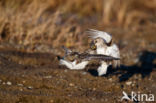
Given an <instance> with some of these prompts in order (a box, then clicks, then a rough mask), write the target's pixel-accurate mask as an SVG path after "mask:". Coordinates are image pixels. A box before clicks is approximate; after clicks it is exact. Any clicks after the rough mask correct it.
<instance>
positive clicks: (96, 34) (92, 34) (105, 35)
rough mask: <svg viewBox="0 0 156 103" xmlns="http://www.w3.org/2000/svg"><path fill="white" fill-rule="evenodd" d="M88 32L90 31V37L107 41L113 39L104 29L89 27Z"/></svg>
mask: <svg viewBox="0 0 156 103" xmlns="http://www.w3.org/2000/svg"><path fill="white" fill-rule="evenodd" d="M86 32H87V33H88V37H90V38H92V39H96V38H102V39H103V40H104V41H105V42H106V43H110V42H111V40H112V35H111V34H109V33H107V32H104V31H99V30H95V29H88V30H87V31H86Z"/></svg>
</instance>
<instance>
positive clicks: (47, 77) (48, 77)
mask: <svg viewBox="0 0 156 103" xmlns="http://www.w3.org/2000/svg"><path fill="white" fill-rule="evenodd" d="M44 78H46V79H50V78H52V76H51V75H49V76H45V77H44Z"/></svg>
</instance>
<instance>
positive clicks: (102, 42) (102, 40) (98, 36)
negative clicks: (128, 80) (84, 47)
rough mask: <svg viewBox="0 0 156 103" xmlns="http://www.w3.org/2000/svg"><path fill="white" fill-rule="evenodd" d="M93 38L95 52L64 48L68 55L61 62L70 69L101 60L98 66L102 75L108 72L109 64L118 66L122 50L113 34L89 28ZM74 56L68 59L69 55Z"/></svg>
mask: <svg viewBox="0 0 156 103" xmlns="http://www.w3.org/2000/svg"><path fill="white" fill-rule="evenodd" d="M87 32H88V33H89V34H90V35H89V37H91V38H92V39H93V40H92V42H91V49H93V50H94V51H95V52H94V54H89V53H78V52H72V51H71V50H69V49H67V48H64V50H65V51H66V55H65V58H64V59H60V60H59V61H60V64H61V65H65V66H67V68H69V69H74V70H80V69H84V68H85V67H86V65H88V63H89V61H90V60H99V61H100V63H101V65H100V66H99V67H98V69H97V71H98V75H99V76H102V75H104V74H106V73H107V68H108V66H109V65H113V67H118V66H119V65H120V52H119V48H118V47H117V45H116V44H114V43H113V40H112V36H111V35H110V34H108V33H107V32H103V31H98V30H94V29H89V30H88V31H87ZM68 56H69V57H74V59H73V60H68V59H66V58H67V57H68Z"/></svg>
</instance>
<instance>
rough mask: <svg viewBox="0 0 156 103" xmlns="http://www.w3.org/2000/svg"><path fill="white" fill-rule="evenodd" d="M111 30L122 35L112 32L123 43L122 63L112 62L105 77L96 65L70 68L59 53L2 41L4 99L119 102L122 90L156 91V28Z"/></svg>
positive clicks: (15, 102)
mask: <svg viewBox="0 0 156 103" xmlns="http://www.w3.org/2000/svg"><path fill="white" fill-rule="evenodd" d="M112 30H113V31H112V33H113V32H114V34H115V33H117V34H118V35H113V36H114V37H115V38H116V41H117V43H118V45H119V47H120V51H121V57H122V60H121V67H120V68H117V69H112V68H111V67H109V70H108V73H107V75H105V76H102V77H98V76H97V72H96V68H97V65H96V64H92V65H89V66H87V68H86V69H85V70H80V71H76V70H69V69H67V68H66V67H64V66H60V65H59V63H58V60H57V57H56V56H57V53H51V52H50V53H41V52H26V51H24V50H20V49H17V48H15V47H13V46H6V45H4V44H1V46H0V102H1V103H88V102H89V103H120V102H121V97H122V95H123V94H122V92H123V91H125V92H126V93H128V94H129V95H130V93H131V91H134V92H136V93H147V94H154V95H155V96H156V60H155V58H156V45H155V40H156V39H155V30H154V29H152V30H153V31H150V30H149V32H145V31H143V30H142V32H141V33H140V34H138V33H137V32H136V33H134V34H133V32H131V30H130V31H129V32H126V31H122V32H119V31H120V30H121V29H118V30H116V31H115V29H112ZM110 31H111V30H110ZM139 32H140V31H139ZM125 33H129V36H128V34H127V35H124V34H125ZM130 34H133V35H130ZM121 37H122V38H121ZM58 51H59V49H58ZM122 102H126V101H122Z"/></svg>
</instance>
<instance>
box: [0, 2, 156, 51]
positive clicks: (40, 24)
mask: <svg viewBox="0 0 156 103" xmlns="http://www.w3.org/2000/svg"><path fill="white" fill-rule="evenodd" d="M0 11H1V13H0V35H1V38H0V40H1V41H6V42H9V43H11V44H20V45H24V46H28V45H29V46H30V45H31V46H32V47H31V49H36V45H41V44H42V45H52V46H53V47H57V46H60V45H62V44H64V45H66V46H67V47H72V46H73V45H81V44H82V43H83V44H84V45H85V44H86V43H85V42H80V41H82V39H83V41H84V35H83V34H84V33H83V32H81V31H82V30H83V31H84V29H85V28H87V27H89V26H91V25H92V24H94V25H96V26H97V25H98V24H105V25H118V26H119V25H120V26H123V27H129V26H131V25H134V24H135V25H142V23H152V22H155V16H156V0H137V1H136V0H126V1H125V0H57V1H56V0H32V1H31V0H22V1H21V0H1V1H0ZM101 21H103V22H101ZM88 24H90V25H88ZM80 35H81V36H80ZM22 47H23V46H22Z"/></svg>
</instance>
